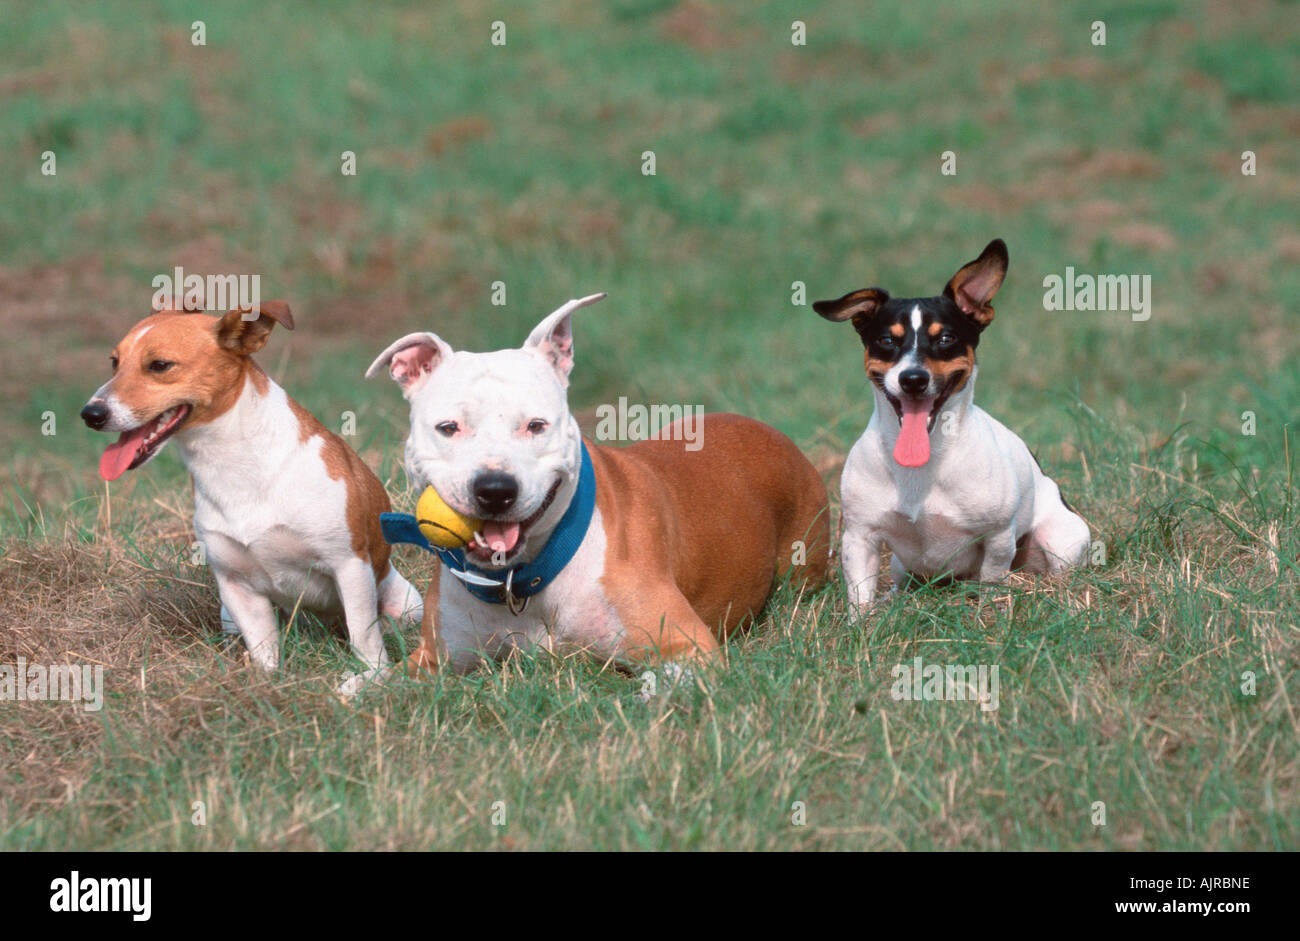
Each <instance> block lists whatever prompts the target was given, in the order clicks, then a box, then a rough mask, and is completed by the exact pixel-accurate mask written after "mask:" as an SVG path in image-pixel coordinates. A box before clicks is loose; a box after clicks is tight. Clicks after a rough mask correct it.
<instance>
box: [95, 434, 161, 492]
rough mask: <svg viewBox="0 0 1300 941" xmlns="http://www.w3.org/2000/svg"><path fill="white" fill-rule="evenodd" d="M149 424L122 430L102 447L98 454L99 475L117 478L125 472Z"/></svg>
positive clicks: (138, 451)
mask: <svg viewBox="0 0 1300 941" xmlns="http://www.w3.org/2000/svg"><path fill="white" fill-rule="evenodd" d="M150 427H151V426H150V425H141V426H140V427H139V428H132V429H131V430H130V431H124V432H122V434H121V437H119V438H118V439H117V440H116V441H114V442H113V443H112V444H110V445H109V446H108V447H106V448H105V449H104V453H103V454H101V455H100V456H99V476H100V477H103V478H104V479H105V480H117V478H119V477H121V476H122V475H123V474H125V473H126V469H127V468H128V467H130V466H131V462H132V461H134V460H135V456H136V455H137V454H139V453H140V445H141V444H142V443H143V442H144V439H145V437H146V436H147V435H148V434H149V428H150Z"/></svg>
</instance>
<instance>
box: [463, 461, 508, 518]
mask: <svg viewBox="0 0 1300 941" xmlns="http://www.w3.org/2000/svg"><path fill="white" fill-rule="evenodd" d="M471 489H472V490H473V491H474V502H475V503H477V504H478V508H479V509H480V510H481V511H482V512H483V513H485V514H486V515H488V516H498V515H500V514H502V513H504V512H505V511H506V510H508V509H510V508H511V507H512V506H514V505H515V500H516V499H518V498H519V481H517V480H515V479H514V478H513V477H511V476H510V475H509V474H503V473H501V472H500V471H486V472H484V473H482V474H479V475H478V476H477V477H475V478H474V483H473V485H472V488H471Z"/></svg>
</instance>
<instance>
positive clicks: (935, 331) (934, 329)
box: [925, 320, 943, 337]
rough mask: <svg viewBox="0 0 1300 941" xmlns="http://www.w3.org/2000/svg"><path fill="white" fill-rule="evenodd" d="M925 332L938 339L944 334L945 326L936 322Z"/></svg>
mask: <svg viewBox="0 0 1300 941" xmlns="http://www.w3.org/2000/svg"><path fill="white" fill-rule="evenodd" d="M925 332H926V333H928V334H930V336H932V337H937V336H938V335H939V334H940V333H942V332H943V324H941V323H939V322H938V321H937V320H936V321H935V322H934V323H932V324H930V326H929V328H928V329H927V330H926V331H925Z"/></svg>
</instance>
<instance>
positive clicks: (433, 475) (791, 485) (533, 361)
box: [366, 294, 830, 674]
mask: <svg viewBox="0 0 1300 941" xmlns="http://www.w3.org/2000/svg"><path fill="white" fill-rule="evenodd" d="M602 297H604V295H603V294H597V295H593V296H591V297H585V298H583V299H581V300H576V301H570V302H569V303H567V304H565V305H564V306H563V307H561V308H560V309H559V310H557V311H555V312H554V313H552V314H551V315H550V316H548V317H546V318H545V319H544V320H543V321H542V322H541V323H540V324H538V325H537V327H536V328H535V329H534V330H533V331H532V333H531V334H530V335H529V337H528V340H527V342H526V343H525V344H524V345H523V347H522V348H521V349H507V350H498V351H496V352H491V353H470V352H465V351H455V350H453V349H452V348H451V347H450V346H449V345H448V344H447V343H446V342H445V341H443V340H442V339H441V338H439V337H438V336H437V335H435V334H433V333H412V334H409V335H407V336H405V337H402V338H401V339H400V340H397V341H396V342H395V343H393V344H392V345H390V346H389V347H388V349H386V350H384V352H383V353H381V354H380V355H379V357H378V358H377V359H376V360H375V361H374V363H373V364H372V365H371V366H370V368H369V370H367V372H366V376H367V377H371V376H374V375H376V374H378V373H379V372H381V371H383V370H385V369H386V370H387V371H388V372H389V374H390V375H391V376H392V378H393V379H394V380H395V381H396V382H397V383H398V385H400V386H401V388H402V393H403V395H404V396H405V397H406V399H407V400H408V401H409V402H410V404H411V430H410V437H409V438H408V440H407V442H406V469H407V473H408V475H409V476H410V478H411V480H412V482H413V483H414V484H415V486H416V487H419V488H423V487H426V486H433V487H434V488H435V489H436V490H437V491H438V493H439V494H440V495H441V496H442V498H443V499H444V500H445V501H446V502H447V503H448V504H449V505H450V506H451V507H453V508H454V509H456V510H457V511H458V512H460V513H462V514H464V515H466V516H469V517H474V518H477V519H479V520H481V521H482V524H481V531H480V533H479V535H478V538H476V540H475V542H474V543H473V544H472V545H471V546H470V547H468V548H467V549H465V550H463V557H462V558H463V564H465V565H466V567H467V568H468V569H469V570H470V572H471V574H472V575H473V576H474V578H475V579H477V582H475V581H473V580H470V581H469V583H468V584H467V579H466V577H465V574H466V573H465V572H464V571H463V570H462V571H460V572H459V574H458V572H457V571H456V570H455V569H453V568H452V567H449V565H448V564H447V563H446V560H445V558H444V564H443V565H442V566H440V567H439V569H438V570H437V574H435V577H434V578H433V581H432V583H431V584H430V586H429V589H428V592H427V593H426V595H425V601H424V623H423V630H422V634H421V642H420V646H419V648H418V649H417V650H416V652H415V653H414V654H413V655H412V656H411V658H410V669H411V672H412V673H413V674H414V673H417V672H418V671H419V670H420V669H424V670H429V671H434V670H438V669H441V668H444V667H449V668H451V669H453V670H456V671H459V672H464V671H468V670H470V669H472V668H474V667H475V666H477V665H479V664H481V663H483V662H484V661H485V660H490V659H497V658H501V657H503V656H504V655H506V654H507V653H509V652H510V651H511V650H513V649H516V648H524V649H528V648H540V649H545V650H550V651H554V652H556V653H561V654H564V653H571V652H578V651H582V652H585V653H588V654H590V655H592V656H594V657H596V658H598V659H600V660H601V661H605V662H613V663H615V664H618V665H620V666H623V667H627V668H630V667H632V666H634V665H637V664H646V663H649V664H654V663H659V662H664V661H681V660H689V659H696V658H702V657H703V658H707V657H710V656H712V655H715V654H716V653H717V651H718V649H719V641H720V640H722V639H725V638H726V637H727V636H728V635H729V634H731V633H732V632H733V631H735V630H736V629H737V627H739V626H740V625H742V624H744V623H745V622H746V621H748V620H749V619H751V618H752V617H753V615H755V614H756V613H757V612H758V611H759V610H760V609H761V608H762V607H763V605H764V603H765V602H766V601H767V598H768V596H769V594H770V593H771V591H772V589H773V587H774V585H775V584H776V580H777V578H778V577H779V576H781V575H783V574H785V573H786V572H787V571H789V570H791V568H792V567H794V568H796V569H797V570H796V572H795V573H794V577H795V580H796V582H797V583H799V584H801V585H803V586H806V587H807V588H809V589H816V588H818V587H820V586H821V585H822V584H824V583H825V581H826V573H827V568H828V565H829V558H828V557H829V544H830V535H829V525H828V522H829V521H828V510H827V496H826V487H825V485H824V484H823V483H822V480H821V478H820V476H819V475H818V473H817V471H816V470H815V469H814V468H813V466H812V465H811V464H810V463H809V462H808V459H807V458H806V457H804V455H803V454H802V453H801V452H800V450H799V448H798V447H796V446H795V444H794V442H792V441H791V440H790V439H789V438H787V437H786V436H785V435H783V434H781V433H780V432H779V431H776V430H775V429H773V428H771V427H769V426H767V425H764V424H762V423H760V422H757V421H754V420H752V419H749V418H743V417H741V416H739V415H720V414H715V415H708V416H705V418H704V419H703V439H702V442H703V446H702V447H699V448H698V450H690V449H687V448H686V447H685V446H684V444H683V442H682V440H672V439H673V438H674V437H677V438H679V439H680V437H682V436H680V435H677V432H678V431H680V430H681V429H675V428H674V427H673V426H670V427H669V428H668V429H664V430H661V431H660V433H659V435H658V436H657V438H656V439H651V440H647V441H641V442H638V443H636V444H632V445H630V446H628V447H607V446H599V445H595V444H593V443H591V442H584V440H583V437H582V435H581V432H580V431H579V429H578V423H577V421H576V420H575V418H574V417H573V415H572V413H571V412H570V411H569V405H568V393H567V386H568V379H569V373H570V370H571V369H572V368H573V361H574V347H573V333H572V330H571V327H570V318H571V315H572V314H573V312H574V311H575V310H576V309H578V308H579V307H582V306H585V305H587V304H590V303H593V302H594V301H597V300H599V299H601V298H602ZM584 455H587V456H588V457H587V458H586V459H585V460H584ZM593 488H594V490H593ZM581 501H587V505H586V507H585V508H583V509H585V514H586V515H585V516H582V518H581V520H580V522H579V523H577V524H576V525H575V524H573V523H572V520H573V519H574V509H575V507H576V506H577V505H578V504H579V503H580V502H581ZM588 520H589V521H588ZM557 530H558V531H560V533H561V535H560V536H557V535H556V534H557ZM557 541H564V542H567V543H568V544H569V546H568V549H566V550H565V552H564V553H563V555H562V556H561V558H560V559H559V560H558V562H556V563H554V564H549V565H544V566H543V568H544V569H545V570H546V571H545V575H538V576H537V577H536V578H534V577H533V573H534V572H536V571H537V566H538V564H539V558H546V557H547V556H548V555H551V554H553V553H554V546H555V543H556V542H557ZM801 557H802V559H805V560H806V561H805V562H803V564H801V565H798V566H794V565H792V563H794V562H798V561H800V559H801ZM525 575H527V578H526V579H525ZM453 576H455V577H453ZM485 576H486V578H484V577H485ZM512 580H513V582H512ZM484 581H486V582H487V583H488V584H490V585H496V584H498V583H500V587H499V588H497V589H496V590H497V594H496V595H495V596H493V597H491V598H490V599H485V598H484V593H485V592H484V589H483V588H482V584H483V582H484ZM512 583H513V585H514V586H515V588H518V589H522V590H523V591H524V592H525V595H524V597H523V598H518V597H516V596H515V594H514V591H515V588H511V589H507V588H506V587H505V586H507V585H510V584H512ZM539 586H540V587H539ZM489 591H490V589H489ZM507 591H509V592H510V597H509V598H507V597H506V595H507ZM530 591H531V594H528V592H530ZM673 672H678V673H680V669H678V670H677V671H673Z"/></svg>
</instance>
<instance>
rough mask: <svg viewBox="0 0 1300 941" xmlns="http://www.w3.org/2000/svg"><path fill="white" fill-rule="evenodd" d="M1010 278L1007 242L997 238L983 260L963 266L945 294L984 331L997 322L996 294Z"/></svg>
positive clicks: (977, 259)
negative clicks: (994, 298) (1004, 281)
mask: <svg viewBox="0 0 1300 941" xmlns="http://www.w3.org/2000/svg"><path fill="white" fill-rule="evenodd" d="M1006 275H1007V243H1006V242H1004V241H1002V239H994V240H993V241H991V242H989V243H988V245H986V246H984V251H982V252H980V257H979V258H976V259H975V260H974V261H972V262H968V263H967V264H965V265H962V267H961V270H960V271H958V272H957V273H956V274H955V275H953V276H952V280H951V281H949V282H948V286H947V287H945V288H944V289H943V293H944V294H945V295H946V296H947V297H949V298H951V299H952V301H953V303H955V304H956V305H957V306H958V307H960V308H961V309H962V312H963V313H965V314H967V315H968V316H969V317H970V318H971V319H972V320H974V321H975V322H976V323H977V324H979V326H980V329H981V330H982V329H984V328H985V327H987V326H988V325H989V324H990V323H992V322H993V305H992V304H990V303H989V301H991V300H993V295H994V294H996V293H998V288H1000V287H1002V279H1003V278H1005V277H1006Z"/></svg>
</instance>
